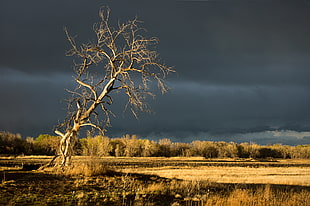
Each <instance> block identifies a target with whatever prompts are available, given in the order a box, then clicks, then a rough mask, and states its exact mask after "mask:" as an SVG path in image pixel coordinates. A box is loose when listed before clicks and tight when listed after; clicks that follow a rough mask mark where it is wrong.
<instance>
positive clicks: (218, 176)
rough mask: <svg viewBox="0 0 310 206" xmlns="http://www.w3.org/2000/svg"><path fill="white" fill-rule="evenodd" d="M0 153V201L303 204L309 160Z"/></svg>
mask: <svg viewBox="0 0 310 206" xmlns="http://www.w3.org/2000/svg"><path fill="white" fill-rule="evenodd" d="M50 158H51V157H48V156H25V157H17V158H13V157H2V158H0V166H1V167H0V175H1V176H0V177H1V184H0V190H1V194H0V205H55V204H58V205H174V206H176V205H309V203H310V161H309V160H269V161H266V160H253V159H204V158H200V157H198V158H142V157H141V158H138V157H137V158H127V157H123V158H115V157H105V158H95V157H93V158H91V157H75V158H74V164H75V167H73V168H71V169H68V170H67V171H65V172H62V171H55V170H49V171H36V170H34V171H32V169H35V168H37V167H38V166H37V165H42V164H44V163H46V162H48V160H49V159H50Z"/></svg>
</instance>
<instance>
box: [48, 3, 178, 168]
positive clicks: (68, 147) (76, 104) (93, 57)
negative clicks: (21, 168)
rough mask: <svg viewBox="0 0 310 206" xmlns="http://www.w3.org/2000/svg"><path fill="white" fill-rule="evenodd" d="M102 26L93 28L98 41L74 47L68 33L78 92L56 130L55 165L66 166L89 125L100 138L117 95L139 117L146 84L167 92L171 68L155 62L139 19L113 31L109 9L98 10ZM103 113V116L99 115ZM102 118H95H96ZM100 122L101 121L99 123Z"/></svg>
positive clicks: (143, 107)
mask: <svg viewBox="0 0 310 206" xmlns="http://www.w3.org/2000/svg"><path fill="white" fill-rule="evenodd" d="M99 16H100V22H99V23H97V24H95V25H94V27H93V29H94V32H95V34H96V40H95V41H93V42H89V43H85V44H81V45H78V44H77V43H76V41H75V38H74V37H72V36H71V35H70V34H69V32H68V31H67V30H66V35H67V38H68V40H69V42H70V45H71V50H70V51H68V55H70V56H74V57H75V61H76V63H75V65H74V71H75V77H74V80H75V82H76V83H77V87H76V88H75V89H74V90H73V91H69V92H71V93H72V98H71V99H70V100H69V112H68V118H67V119H66V120H65V121H64V122H63V123H62V124H61V125H59V126H58V127H57V129H56V130H55V133H56V134H57V135H59V136H61V141H60V145H59V151H58V153H57V154H56V155H55V157H54V159H53V160H52V161H51V162H50V164H49V165H52V164H54V163H53V162H54V160H56V159H59V160H60V162H59V163H58V165H59V166H61V167H64V166H66V165H68V164H69V163H70V159H71V156H72V155H73V154H74V144H75V142H76V139H77V135H78V132H79V130H80V129H81V128H82V127H85V126H89V127H92V128H95V129H98V130H99V131H100V132H101V133H104V132H105V131H106V128H107V127H109V126H110V117H111V115H113V113H112V111H111V110H110V109H109V105H111V104H113V96H112V95H115V93H117V92H122V93H124V94H125V95H126V96H127V98H128V101H127V104H126V108H130V110H131V111H132V113H133V114H134V115H135V116H136V117H137V111H147V110H148V107H147V105H146V103H145V100H146V97H147V96H149V95H150V96H154V94H153V93H152V92H151V91H150V88H149V83H150V82H151V81H153V80H155V81H156V82H157V84H158V87H159V89H160V91H161V92H162V93H165V92H166V91H167V87H166V85H165V83H164V81H163V79H164V78H165V77H166V75H167V74H168V73H169V72H174V70H173V69H172V68H171V67H168V66H165V65H164V64H162V63H161V61H160V60H159V58H158V53H157V52H156V51H155V50H154V46H155V45H156V44H157V43H158V39H157V38H154V37H151V38H149V37H145V36H144V34H145V29H143V28H141V27H140V26H139V25H140V24H141V23H142V22H140V21H139V20H138V19H137V18H135V19H133V20H130V21H127V22H125V23H118V25H117V27H111V26H110V25H109V16H110V10H109V8H106V7H105V8H102V9H101V10H100V11H99ZM100 110H101V112H100ZM100 113H101V116H100V118H99V114H100ZM99 120H100V121H99Z"/></svg>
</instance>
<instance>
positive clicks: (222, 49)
mask: <svg viewBox="0 0 310 206" xmlns="http://www.w3.org/2000/svg"><path fill="white" fill-rule="evenodd" d="M104 5H108V6H109V7H110V8H111V20H112V23H113V22H117V21H118V20H119V21H126V20H128V19H132V18H134V17H135V16H138V18H139V19H140V20H142V21H144V24H143V25H144V27H145V28H147V30H148V35H150V36H156V37H158V38H159V39H160V43H159V45H158V47H157V48H158V52H159V53H160V54H161V58H162V59H163V60H164V62H165V63H166V64H168V65H170V66H174V68H175V70H176V71H177V73H176V74H173V75H172V76H170V78H169V79H168V82H167V83H168V85H169V86H170V87H171V88H172V89H171V91H170V92H169V94H166V95H163V96H161V95H158V96H157V98H156V99H155V100H151V101H150V104H151V106H152V109H153V111H154V114H144V115H140V119H139V120H134V118H133V117H132V116H130V115H128V114H127V113H123V112H122V111H123V106H122V105H124V104H125V102H118V103H117V105H116V107H115V108H114V109H115V110H117V111H116V113H117V114H118V116H117V117H116V118H113V119H112V126H113V127H112V128H110V130H109V132H108V133H107V135H108V136H111V137H116V136H121V135H123V134H125V133H130V134H138V135H139V136H140V137H141V138H151V139H158V138H171V139H173V140H175V141H191V140H193V139H200V140H214V141H220V140H224V141H237V142H246V141H254V142H257V143H259V144H268V143H283V144H293V145H296V144H310V133H309V131H310V109H309V105H310V81H309V80H310V1H309V0H205V1H203V0H196V1H194V0H193V1H191V0H188V1H185V0H184V1H182V0H156V1H155V0H151V1H149V0H110V1H105V0H45V1H42V0H27V1H24V0H2V1H1V3H0V45H1V49H0V87H1V90H0V100H1V101H0V130H8V131H11V132H15V133H17V132H18V133H21V134H22V135H23V136H24V137H26V136H34V137H36V136H37V135H38V134H41V133H49V134H53V126H54V125H55V124H56V123H57V122H58V121H62V120H63V118H64V116H65V114H66V110H65V107H66V103H65V101H64V99H65V98H66V97H67V96H68V94H67V92H66V91H65V89H66V88H67V89H70V88H73V87H74V82H73V79H72V75H73V70H72V65H73V64H72V58H70V57H66V56H65V51H66V50H68V49H69V44H68V42H67V41H66V37H65V33H64V27H67V28H68V30H69V31H70V33H71V34H74V35H77V39H78V40H79V41H81V42H87V41H88V40H91V39H94V37H95V36H94V33H93V32H92V25H93V23H95V22H98V21H99V18H98V10H99V8H100V6H104Z"/></svg>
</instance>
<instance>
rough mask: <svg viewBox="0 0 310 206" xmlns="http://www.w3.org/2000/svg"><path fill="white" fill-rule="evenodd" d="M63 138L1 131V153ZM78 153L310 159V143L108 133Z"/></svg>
mask: <svg viewBox="0 0 310 206" xmlns="http://www.w3.org/2000/svg"><path fill="white" fill-rule="evenodd" d="M59 141H60V137H57V136H51V135H48V134H41V135H39V136H38V137H37V138H32V137H27V138H26V139H23V138H22V137H21V135H20V134H12V133H10V132H0V143H1V144H0V154H15V155H18V154H38V155H53V154H55V152H56V150H57V148H58V145H59V144H58V143H59ZM76 151H77V154H76V155H86V156H99V157H100V156H115V157H205V158H254V159H256V158H282V159H309V158H310V145H298V146H289V145H281V144H273V145H258V144H255V143H241V144H237V143H234V142H229V143H228V142H211V141H199V140H196V141H192V142H191V143H180V142H171V140H170V139H167V138H163V139H161V140H159V141H153V140H148V139H139V138H138V137H137V136H136V135H125V136H124V137H122V138H113V139H112V138H109V137H104V136H95V137H87V138H82V139H79V140H78V143H77V144H76Z"/></svg>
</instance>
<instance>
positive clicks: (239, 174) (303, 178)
mask: <svg viewBox="0 0 310 206" xmlns="http://www.w3.org/2000/svg"><path fill="white" fill-rule="evenodd" d="M122 171H123V172H136V173H143V174H151V175H159V176H161V177H166V178H177V179H182V180H200V181H210V182H216V183H251V184H285V185H302V186H310V169H309V168H306V167H265V168H247V167H178V168H175V167H160V168H138V169H134V168H128V169H123V170H122Z"/></svg>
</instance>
